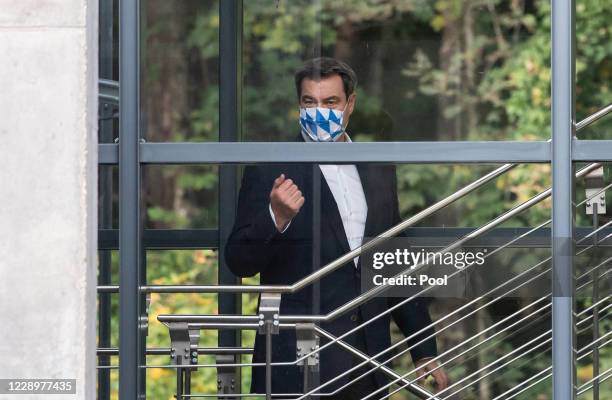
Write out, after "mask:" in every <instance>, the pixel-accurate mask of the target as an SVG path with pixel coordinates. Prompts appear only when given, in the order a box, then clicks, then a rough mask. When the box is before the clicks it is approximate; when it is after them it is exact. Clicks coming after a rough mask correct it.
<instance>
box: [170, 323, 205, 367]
mask: <svg viewBox="0 0 612 400" xmlns="http://www.w3.org/2000/svg"><path fill="white" fill-rule="evenodd" d="M168 328H169V330H170V341H171V345H170V359H171V361H170V362H171V363H172V365H196V364H197V363H198V344H199V341H200V330H199V329H189V324H188V323H187V322H171V323H169V324H168Z"/></svg>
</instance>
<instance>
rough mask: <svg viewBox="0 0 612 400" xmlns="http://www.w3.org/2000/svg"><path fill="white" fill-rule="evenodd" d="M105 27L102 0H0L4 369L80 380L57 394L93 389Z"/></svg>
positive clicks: (0, 357) (91, 393)
mask: <svg viewBox="0 0 612 400" xmlns="http://www.w3.org/2000/svg"><path fill="white" fill-rule="evenodd" d="M97 31H98V1H97V0H0V160H1V164H0V196H1V197H0V198H1V200H0V378H72V379H76V380H77V381H76V386H77V395H76V396H74V395H70V396H52V397H53V398H54V399H55V398H57V399H60V398H69V399H94V398H95V385H96V381H95V377H96V375H95V365H96V359H95V347H96V330H95V328H96V319H95V317H96V291H95V286H96V266H97V251H96V240H97V231H96V225H97V211H96V201H97V96H98V90H97V79H98V61H97V60H98V34H97ZM5 398H9V396H7V395H2V394H0V399H5ZM10 398H12V397H10ZM19 398H23V399H26V398H49V396H48V395H47V396H42V395H41V396H26V395H24V396H19Z"/></svg>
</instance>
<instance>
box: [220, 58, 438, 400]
mask: <svg viewBox="0 0 612 400" xmlns="http://www.w3.org/2000/svg"><path fill="white" fill-rule="evenodd" d="M295 82H296V90H297V94H298V100H299V105H300V127H301V132H300V135H298V136H297V137H296V140H297V141H307V142H319V141H333V142H336V143H338V145H348V146H350V141H351V140H350V137H349V136H348V134H347V133H346V126H347V124H348V120H349V117H350V115H351V113H352V112H353V110H354V108H355V100H356V95H355V92H354V90H355V85H356V82H357V78H356V75H355V73H354V71H353V70H352V69H351V68H350V67H349V66H348V65H347V64H345V63H343V62H340V61H337V60H334V59H331V58H318V59H314V60H310V61H308V62H307V63H305V64H304V66H303V67H302V68H301V69H300V70H299V71H298V72H297V73H296V76H295ZM317 188H318V189H317ZM315 199H319V200H320V201H319V202H318V204H313V203H314V201H313V200H315ZM399 222H400V217H399V210H398V200H397V188H396V176H395V168H394V166H389V165H367V164H358V165H311V164H281V165H278V164H277V165H258V166H249V167H246V168H245V171H244V175H243V179H242V186H241V189H240V195H239V199H238V210H237V214H236V222H235V225H234V228H233V230H232V233H231V235H230V237H229V239H228V242H227V245H226V248H225V255H226V260H227V263H228V265H229V267H230V269H231V270H232V271H233V272H234V273H235V274H236V275H237V276H241V277H245V276H253V275H255V274H257V273H259V274H260V280H261V284H266V285H287V284H292V283H295V282H296V281H298V280H300V279H301V278H303V277H305V276H307V275H309V274H310V273H312V271H313V270H314V269H317V268H320V267H321V266H323V265H325V264H327V263H329V262H331V261H333V260H335V259H337V258H338V257H340V256H342V255H343V254H345V253H347V252H348V251H350V250H351V249H354V248H356V247H358V246H360V245H361V243H362V240H363V238H366V237H372V236H376V235H377V234H379V233H381V232H383V231H385V230H387V229H388V228H390V227H391V226H393V225H395V224H397V223H399ZM315 251H316V252H317V253H316V254H313V253H315ZM313 264H314V267H313ZM360 266H361V263H360V261H359V258H356V259H355V260H353V262H349V263H347V264H345V265H343V266H342V267H340V268H338V269H337V270H335V271H334V272H332V273H330V274H329V275H327V276H325V277H324V278H323V279H322V280H321V281H320V284H319V285H314V286H309V287H308V288H306V289H303V290H301V291H299V292H297V293H292V294H283V296H282V299H281V305H280V314H281V315H312V314H316V315H321V314H327V313H329V312H331V311H333V310H335V309H336V308H338V307H340V306H342V305H344V304H345V303H347V302H348V301H350V300H352V299H354V298H355V297H357V296H358V295H359V294H361V291H360V285H361V278H360ZM400 300H401V299H398V298H385V297H376V298H373V299H371V300H369V301H368V302H366V303H365V304H363V305H361V306H360V307H358V308H357V309H354V310H352V312H350V313H348V314H344V315H341V316H339V317H338V318H336V319H334V320H332V321H329V322H325V323H322V324H321V327H322V328H323V329H325V330H327V331H328V332H330V333H331V334H333V335H335V336H340V335H341V334H343V333H345V332H347V331H349V330H351V329H353V328H354V327H356V326H357V325H359V324H361V323H363V322H364V321H367V320H370V319H371V318H373V317H375V316H379V315H380V314H382V313H383V312H384V311H385V310H387V309H388V308H389V307H391V306H392V305H395V304H397V303H398V302H399V301H400ZM391 317H392V318H393V319H394V321H395V322H396V324H397V325H398V327H399V328H400V330H401V331H402V333H403V334H404V335H406V336H408V335H411V334H413V333H414V332H417V331H419V330H421V329H422V328H424V327H426V326H428V325H429V324H430V323H431V318H430V316H429V312H428V309H427V302H426V300H425V299H415V300H413V301H410V302H408V303H406V304H404V305H402V306H401V307H399V308H397V309H395V310H394V311H393V312H392V313H391V315H388V314H387V315H385V316H384V317H382V318H379V319H377V320H376V321H374V322H373V323H371V324H369V325H367V326H366V327H365V328H364V329H360V330H359V331H358V332H357V333H355V334H351V335H349V336H348V337H346V338H345V339H344V340H345V341H346V342H347V343H349V344H351V345H352V346H354V347H356V348H357V349H359V350H361V351H362V352H364V353H366V354H369V355H374V354H377V353H379V352H380V351H382V350H384V349H386V348H387V347H389V345H390V328H389V324H390V318H391ZM433 333H434V331H433V329H431V328H430V329H428V330H426V331H425V332H424V333H423V334H420V335H418V336H417V337H415V338H413V339H411V340H410V341H408V344H414V343H417V342H419V341H422V343H420V344H418V345H417V346H415V347H414V348H413V349H412V350H411V352H410V353H411V356H412V359H413V361H414V364H415V365H416V366H417V367H419V368H421V371H422V372H423V373H428V372H429V371H431V370H432V369H433V368H435V367H436V366H437V364H436V363H435V362H430V361H429V360H430V359H431V358H432V357H434V356H435V355H436V354H437V353H436V342H435V338H433V337H432V338H429V339H426V340H422V339H424V338H426V337H427V336H429V335H431V334H433ZM262 336H263V335H257V338H256V340H255V349H254V356H253V362H255V363H262V362H264V360H265V350H266V349H265V341H264V340H263V339H264V338H263V337H262ZM321 343H322V344H324V343H325V341H322V342H321ZM390 356H392V353H387V354H386V355H385V356H383V357H381V358H380V359H379V360H378V361H383V360H385V359H387V358H388V357H390ZM295 359H296V334H295V331H294V330H290V329H289V330H281V331H280V333H279V334H278V335H273V337H272V361H273V362H280V361H283V362H291V361H295ZM361 361H362V360H360V359H358V358H356V357H355V356H354V355H352V354H351V353H349V352H347V351H346V350H345V349H343V348H341V347H339V346H338V345H332V346H330V347H328V348H326V349H324V350H323V351H322V352H321V354H320V383H321V384H323V383H325V382H327V381H329V380H330V379H332V378H335V377H336V376H338V375H339V374H341V373H342V372H344V371H346V370H348V369H350V368H351V367H352V366H354V365H356V364H357V363H359V362H361ZM369 368H371V366H370V365H367V368H364V367H362V368H361V369H360V370H357V371H356V372H354V373H352V374H351V375H350V377H349V376H344V377H343V378H341V379H338V380H337V381H335V382H333V383H332V384H329V385H327V386H325V387H324V388H323V389H322V390H321V392H322V393H329V392H332V391H334V390H336V389H338V388H341V387H343V386H345V385H346V384H347V382H349V378H354V377H356V376H359V375H360V374H361V373H363V372H364V371H366V370H367V369H369ZM431 375H432V376H433V377H434V379H435V381H436V385H437V388H438V389H442V388H444V387H446V385H447V378H446V375H445V373H444V371H443V369H437V370H435V371H433V372H431ZM387 382H388V377H387V376H386V375H384V374H383V373H381V372H380V371H379V370H378V371H376V372H374V373H372V374H368V375H367V376H366V377H365V378H362V379H360V380H358V381H357V382H354V383H353V384H351V385H350V386H348V387H346V388H344V389H343V390H341V391H339V392H338V393H337V394H336V395H335V396H334V397H331V398H337V399H361V398H362V397H363V396H365V395H366V394H368V393H370V392H372V391H374V390H376V389H377V388H380V387H381V386H383V385H384V384H385V383H387ZM272 388H273V393H300V392H301V391H302V390H303V388H302V375H301V373H300V371H299V369H298V367H297V366H274V367H273V368H272ZM251 392H253V393H264V392H265V369H264V368H263V367H254V368H253V378H252V384H251ZM382 394H383V392H381V393H380V394H379V396H378V397H380V395H382ZM327 398H330V397H327Z"/></svg>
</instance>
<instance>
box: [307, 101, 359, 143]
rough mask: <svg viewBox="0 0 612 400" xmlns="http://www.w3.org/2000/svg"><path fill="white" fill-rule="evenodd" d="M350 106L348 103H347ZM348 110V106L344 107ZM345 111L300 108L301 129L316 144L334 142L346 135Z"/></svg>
mask: <svg viewBox="0 0 612 400" xmlns="http://www.w3.org/2000/svg"><path fill="white" fill-rule="evenodd" d="M347 106H348V103H347ZM344 109H345V110H346V106H345V107H344ZM343 115H344V110H333V109H331V108H326V107H312V108H304V107H300V128H301V129H302V134H306V135H308V137H310V139H312V140H313V141H314V142H333V141H336V140H337V139H338V138H339V137H340V136H341V135H342V133H344V127H343V126H342V123H343Z"/></svg>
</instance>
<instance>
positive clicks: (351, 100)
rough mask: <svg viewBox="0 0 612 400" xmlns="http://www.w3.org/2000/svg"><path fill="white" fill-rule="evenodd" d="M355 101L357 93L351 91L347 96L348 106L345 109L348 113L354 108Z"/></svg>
mask: <svg viewBox="0 0 612 400" xmlns="http://www.w3.org/2000/svg"><path fill="white" fill-rule="evenodd" d="M356 101H357V93H355V92H353V93H352V94H351V95H350V96H349V98H348V107H347V110H348V111H349V114H352V113H353V110H354V109H355V102H356Z"/></svg>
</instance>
